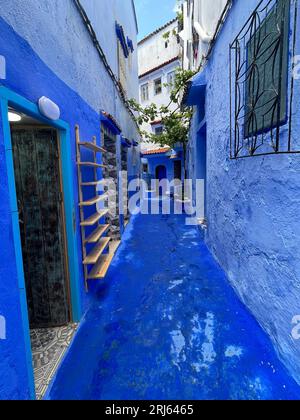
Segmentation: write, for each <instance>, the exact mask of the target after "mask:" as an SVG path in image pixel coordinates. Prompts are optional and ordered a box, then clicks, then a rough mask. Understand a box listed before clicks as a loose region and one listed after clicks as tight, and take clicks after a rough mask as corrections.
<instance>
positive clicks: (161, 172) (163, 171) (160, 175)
mask: <svg viewBox="0 0 300 420" xmlns="http://www.w3.org/2000/svg"><path fill="white" fill-rule="evenodd" d="M155 178H156V181H157V184H159V183H160V182H161V181H163V180H166V179H167V168H166V167H165V166H164V165H159V166H157V168H156V171H155ZM157 192H158V194H159V196H162V195H163V188H162V186H158V187H157Z"/></svg>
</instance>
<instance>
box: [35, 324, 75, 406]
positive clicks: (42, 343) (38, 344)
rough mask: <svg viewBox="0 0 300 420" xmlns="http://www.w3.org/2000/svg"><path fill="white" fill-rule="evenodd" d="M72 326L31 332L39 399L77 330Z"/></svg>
mask: <svg viewBox="0 0 300 420" xmlns="http://www.w3.org/2000/svg"><path fill="white" fill-rule="evenodd" d="M77 327H78V326H77V325H75V324H72V325H68V326H66V327H61V328H44V329H35V330H31V332H30V336H31V345H32V356H33V366H34V376H35V385H36V395H37V399H42V398H43V396H44V395H45V392H46V390H47V388H48V385H49V384H50V382H51V380H52V378H53V376H54V374H55V372H56V370H57V368H58V367H59V364H60V362H61V360H62V358H63V356H64V354H65V352H66V350H67V349H68V347H69V346H70V343H71V341H72V338H73V336H74V334H75V332H76V330H77Z"/></svg>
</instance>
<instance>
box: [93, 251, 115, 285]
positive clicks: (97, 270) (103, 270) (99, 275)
mask: <svg viewBox="0 0 300 420" xmlns="http://www.w3.org/2000/svg"><path fill="white" fill-rule="evenodd" d="M113 258H114V254H107V255H102V257H100V259H99V261H98V263H97V264H96V265H95V267H94V268H93V269H92V270H91V272H90V273H89V275H88V280H100V279H104V278H105V276H106V274H107V272H108V269H109V267H110V265H111V262H112V260H113Z"/></svg>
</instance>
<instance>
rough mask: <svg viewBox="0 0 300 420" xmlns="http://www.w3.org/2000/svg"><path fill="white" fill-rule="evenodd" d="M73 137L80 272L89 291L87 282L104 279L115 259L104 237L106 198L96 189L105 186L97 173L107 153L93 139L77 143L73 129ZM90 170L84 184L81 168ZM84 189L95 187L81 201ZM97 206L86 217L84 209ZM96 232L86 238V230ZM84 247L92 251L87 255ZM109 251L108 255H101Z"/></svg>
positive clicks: (102, 166)
mask: <svg viewBox="0 0 300 420" xmlns="http://www.w3.org/2000/svg"><path fill="white" fill-rule="evenodd" d="M75 133H76V157H77V171H78V192H79V208H80V227H81V241H82V255H83V262H82V264H83V269H84V281H85V289H86V291H88V280H97V279H103V278H105V276H106V274H107V271H108V269H109V266H110V264H111V261H112V259H113V257H114V252H113V251H112V252H110V248H109V245H110V238H108V237H105V235H106V233H107V231H108V230H109V228H110V225H109V224H105V223H104V224H103V223H102V221H103V219H104V218H105V217H106V216H107V215H108V213H109V209H108V208H107V200H108V196H107V194H105V193H103V194H101V195H99V194H98V186H99V185H101V184H104V182H105V181H104V179H103V177H102V176H101V177H99V176H98V169H102V168H105V165H102V164H99V163H98V160H97V157H98V154H99V153H101V154H103V153H106V150H105V149H103V148H102V147H99V146H98V145H97V141H96V137H94V138H93V141H92V142H82V141H81V140H80V128H79V126H78V125H76V127H75ZM82 148H85V149H88V150H89V151H90V152H91V153H92V154H93V159H92V160H91V161H87V162H84V161H82V160H81V149H82ZM85 167H87V168H90V169H91V170H93V173H94V175H93V177H92V178H93V179H92V180H90V179H89V180H85V181H83V175H82V170H83V168H85ZM86 187H90V188H91V187H94V188H95V193H94V195H93V197H91V198H89V199H86V200H84V196H85V195H84V192H83V191H84V189H85V188H86ZM99 203H103V208H102V209H101V210H100V209H98V204H99ZM94 206H96V212H95V213H94V214H93V215H92V216H89V217H86V209H88V208H89V209H90V208H91V207H94ZM93 227H95V229H94V230H93V231H92V232H91V233H90V234H89V235H86V229H87V228H93ZM87 247H89V248H91V247H93V248H92V249H91V250H90V251H89V252H87ZM107 249H109V252H108V253H107V254H104V252H105V251H106V250H107Z"/></svg>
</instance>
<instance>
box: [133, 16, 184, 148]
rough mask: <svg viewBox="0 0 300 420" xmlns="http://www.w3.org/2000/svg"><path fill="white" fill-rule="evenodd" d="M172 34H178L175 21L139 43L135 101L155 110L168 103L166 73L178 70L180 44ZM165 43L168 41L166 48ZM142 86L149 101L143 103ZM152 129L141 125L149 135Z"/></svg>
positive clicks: (168, 91) (143, 146) (152, 145)
mask: <svg viewBox="0 0 300 420" xmlns="http://www.w3.org/2000/svg"><path fill="white" fill-rule="evenodd" d="M174 31H175V32H176V33H177V32H178V23H177V20H176V21H174V22H171V23H170V24H169V25H166V26H165V27H163V28H161V29H158V31H157V32H156V33H154V34H153V35H151V36H149V37H146V39H144V40H142V41H141V42H140V43H139V46H138V59H139V60H138V61H139V75H140V78H139V86H140V92H139V98H140V104H141V105H142V106H144V107H146V106H148V105H150V104H152V103H154V104H156V105H157V106H158V107H160V106H167V105H169V103H170V89H169V88H168V87H166V86H164V85H165V84H167V83H168V74H169V73H171V72H174V71H175V70H176V69H177V68H178V67H181V45H180V44H179V43H178V38H177V35H174ZM168 33H169V37H168V39H165V38H164V34H168ZM166 42H168V45H167V48H166ZM174 59H175V60H174ZM170 61H171V62H170ZM158 78H161V79H162V93H161V94H159V95H155V90H154V81H155V80H156V79H158ZM144 84H148V92H149V99H148V100H147V101H143V99H142V95H141V87H142V86H143V85H144ZM170 109H172V110H173V109H175V105H174V104H173V105H171V107H170ZM156 127H157V126H156ZM154 128H155V126H152V125H151V124H144V126H143V128H142V129H143V130H144V131H147V132H149V133H153V132H154ZM155 147H158V146H157V145H155V144H149V143H143V145H142V148H143V149H144V150H147V149H152V148H155Z"/></svg>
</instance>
